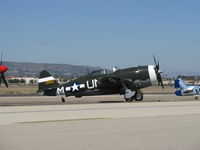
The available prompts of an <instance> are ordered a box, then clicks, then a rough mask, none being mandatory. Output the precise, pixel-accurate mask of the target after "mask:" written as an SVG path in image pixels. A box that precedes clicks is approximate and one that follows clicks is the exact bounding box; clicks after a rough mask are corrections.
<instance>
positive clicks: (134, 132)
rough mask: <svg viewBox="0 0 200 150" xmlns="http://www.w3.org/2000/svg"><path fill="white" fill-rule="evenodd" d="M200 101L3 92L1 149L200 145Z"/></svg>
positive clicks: (168, 149)
mask: <svg viewBox="0 0 200 150" xmlns="http://www.w3.org/2000/svg"><path fill="white" fill-rule="evenodd" d="M199 117H200V101H199V100H194V97H176V96H174V95H170V94H147V95H145V99H144V102H133V103H125V102H124V100H123V97H121V96H117V95H111V96H93V97H83V98H81V99H75V98H73V97H71V98H68V101H67V102H66V103H61V102H60V101H59V99H58V98H56V97H0V149H1V150H13V149H14V150H35V149H37V150H44V149H48V150H55V149H59V150H66V149H67V150H83V149H86V150H100V149H101V150H102V149H105V150H107V149H108V150H121V149H125V150H133V149H134V150H161V149H162V150H179V149H180V150H188V149H190V150H199V149H200V142H199V141H200V119H199Z"/></svg>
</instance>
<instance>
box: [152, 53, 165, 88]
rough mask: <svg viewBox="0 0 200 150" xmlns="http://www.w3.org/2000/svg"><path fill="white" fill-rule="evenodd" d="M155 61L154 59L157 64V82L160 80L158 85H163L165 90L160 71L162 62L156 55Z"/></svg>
mask: <svg viewBox="0 0 200 150" xmlns="http://www.w3.org/2000/svg"><path fill="white" fill-rule="evenodd" d="M153 59H154V63H155V67H154V69H155V72H156V76H157V80H158V85H161V87H162V88H163V90H164V84H163V81H162V77H161V73H162V71H161V70H160V62H159V58H158V57H157V59H156V57H155V55H154V54H153Z"/></svg>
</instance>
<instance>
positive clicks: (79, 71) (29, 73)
mask: <svg viewBox="0 0 200 150" xmlns="http://www.w3.org/2000/svg"><path fill="white" fill-rule="evenodd" d="M3 65H6V66H8V67H9V70H8V72H6V76H17V77H25V76H26V77H33V76H34V77H38V75H39V73H40V72H41V71H42V70H47V71H49V72H50V73H51V74H52V75H53V76H57V77H72V76H74V77H75V76H81V75H85V74H88V71H89V72H92V71H94V70H99V69H101V68H100V67H95V66H75V65H69V64H50V63H49V64H48V63H28V62H8V61H5V62H3Z"/></svg>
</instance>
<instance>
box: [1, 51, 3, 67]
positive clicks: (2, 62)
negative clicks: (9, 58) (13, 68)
mask: <svg viewBox="0 0 200 150" xmlns="http://www.w3.org/2000/svg"><path fill="white" fill-rule="evenodd" d="M2 58H3V53H1V65H3V60H2Z"/></svg>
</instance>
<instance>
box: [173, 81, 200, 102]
mask: <svg viewBox="0 0 200 150" xmlns="http://www.w3.org/2000/svg"><path fill="white" fill-rule="evenodd" d="M174 87H175V89H176V91H175V94H176V95H177V96H190V95H194V96H195V99H198V96H200V86H189V85H187V84H186V83H185V82H184V81H183V80H182V79H181V78H177V79H176V80H175V82H174Z"/></svg>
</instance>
